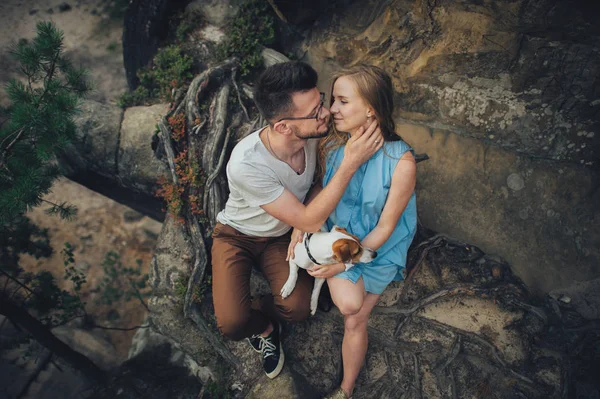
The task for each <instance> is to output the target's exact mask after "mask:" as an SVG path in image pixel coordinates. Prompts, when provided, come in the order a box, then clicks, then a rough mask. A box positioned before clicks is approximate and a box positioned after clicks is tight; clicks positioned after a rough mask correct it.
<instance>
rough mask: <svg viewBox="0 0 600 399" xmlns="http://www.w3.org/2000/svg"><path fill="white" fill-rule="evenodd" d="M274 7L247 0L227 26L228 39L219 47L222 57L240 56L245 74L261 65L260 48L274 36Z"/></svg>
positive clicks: (241, 68) (254, 0)
mask: <svg viewBox="0 0 600 399" xmlns="http://www.w3.org/2000/svg"><path fill="white" fill-rule="evenodd" d="M272 12H273V11H272V9H271V8H270V7H269V5H268V3H267V2H266V1H259V0H248V1H247V2H245V3H244V4H242V5H241V6H240V9H239V11H238V13H237V15H236V16H235V18H233V20H232V21H231V24H230V25H229V27H228V28H227V32H226V33H227V39H226V41H225V42H224V43H223V44H221V45H220V46H219V48H218V49H217V51H218V53H219V58H222V59H224V58H227V57H231V56H237V57H238V58H239V59H240V72H241V74H242V76H246V75H248V74H249V73H250V72H252V70H254V69H255V68H258V67H260V66H262V64H263V59H262V55H261V51H262V48H263V46H268V45H269V44H271V43H273V41H274V39H275V29H274V20H273V14H272Z"/></svg>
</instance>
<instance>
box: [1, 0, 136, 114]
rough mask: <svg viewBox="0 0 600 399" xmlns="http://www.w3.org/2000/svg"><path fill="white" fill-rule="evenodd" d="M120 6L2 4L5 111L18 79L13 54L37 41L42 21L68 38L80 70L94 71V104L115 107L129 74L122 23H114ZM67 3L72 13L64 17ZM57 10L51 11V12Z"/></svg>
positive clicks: (37, 1) (105, 2) (99, 0)
mask: <svg viewBox="0 0 600 399" xmlns="http://www.w3.org/2000/svg"><path fill="white" fill-rule="evenodd" d="M113 1H114V0H77V1H60V0H2V1H0V86H1V89H0V106H7V105H8V99H7V98H6V93H5V90H4V86H5V83H6V82H7V81H8V79H10V78H15V77H18V74H17V69H16V65H15V63H14V61H13V59H12V58H11V57H10V56H9V54H8V50H9V49H10V47H11V46H12V45H14V44H15V43H16V42H17V41H18V40H19V39H20V38H26V39H32V38H33V37H35V26H36V24H37V23H38V22H40V21H53V22H54V23H55V24H56V26H57V27H58V28H59V29H60V30H62V31H63V33H64V46H65V53H66V54H67V55H69V56H70V57H71V60H72V61H73V63H74V65H81V66H83V67H85V68H87V69H88V70H89V71H90V76H91V78H92V81H93V82H94V88H95V90H94V92H93V93H92V94H91V95H90V97H89V98H90V99H93V100H97V101H102V102H114V101H116V99H117V98H118V97H119V95H121V94H122V93H123V92H124V91H125V90H126V88H127V82H126V79H125V69H124V68H123V50H122V45H121V37H122V35H123V28H122V20H121V19H120V18H117V17H113V18H111V17H110V12H109V10H108V9H107V7H108V6H110V4H113ZM63 3H66V4H68V5H69V6H70V7H71V9H70V10H68V11H63V12H61V11H59V5H61V4H63ZM50 10H51V11H50Z"/></svg>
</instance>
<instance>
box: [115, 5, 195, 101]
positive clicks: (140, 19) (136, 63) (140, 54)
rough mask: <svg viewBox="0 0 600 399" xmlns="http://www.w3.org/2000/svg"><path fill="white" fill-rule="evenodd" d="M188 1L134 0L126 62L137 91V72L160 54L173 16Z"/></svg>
mask: <svg viewBox="0 0 600 399" xmlns="http://www.w3.org/2000/svg"><path fill="white" fill-rule="evenodd" d="M187 2H188V1H187V0H132V1H130V2H129V5H128V6H127V10H126V12H125V19H124V21H123V24H124V29H123V63H124V65H125V74H126V76H127V84H128V85H129V88H130V89H131V90H134V89H135V88H136V87H137V86H138V84H139V79H138V77H137V71H138V69H140V68H143V67H145V66H146V65H147V64H148V63H149V62H150V61H151V60H152V57H154V54H156V50H158V47H159V43H160V42H161V41H163V40H164V39H165V38H166V36H167V33H168V26H169V17H170V16H171V15H173V13H174V12H177V11H178V10H179V9H180V8H181V7H183V6H184V5H185V4H186V3H187Z"/></svg>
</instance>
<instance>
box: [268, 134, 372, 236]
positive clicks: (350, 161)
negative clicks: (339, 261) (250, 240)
mask: <svg viewBox="0 0 600 399" xmlns="http://www.w3.org/2000/svg"><path fill="white" fill-rule="evenodd" d="M382 145H383V138H382V136H381V131H380V129H379V128H378V127H377V125H376V122H373V123H372V124H371V126H369V128H368V129H367V131H365V132H363V133H362V134H361V132H359V133H357V134H356V135H354V137H352V138H350V139H349V140H348V142H347V143H346V148H345V149H344V159H343V160H342V163H341V165H340V167H339V169H338V170H337V172H336V173H335V174H334V176H333V178H332V179H331V180H330V181H329V183H328V184H327V186H326V187H324V188H323V189H322V190H321V192H320V193H319V194H318V195H317V196H316V197H314V198H313V199H312V200H311V201H310V203H308V204H307V205H305V204H303V203H301V202H300V201H298V198H296V196H295V195H294V194H292V193H291V192H290V191H288V190H284V191H283V194H281V195H280V196H279V197H278V198H277V199H276V200H275V201H273V202H270V203H268V204H266V205H262V208H263V209H264V210H265V211H266V212H267V213H268V214H270V215H271V216H273V217H275V218H277V219H279V220H281V221H282V222H285V223H287V224H289V225H291V226H293V227H295V228H298V229H300V230H302V231H306V232H316V231H318V230H319V229H320V228H321V226H322V225H323V223H325V221H326V220H327V217H328V216H329V215H330V214H331V212H333V210H334V209H335V207H336V206H337V204H338V202H339V201H340V199H341V198H342V195H343V194H344V191H345V190H346V187H347V186H348V183H349V182H350V179H352V176H353V175H354V173H355V172H356V170H357V169H358V168H359V167H360V165H362V164H363V163H364V162H366V161H367V160H369V158H371V156H372V155H373V154H374V153H375V152H377V150H379V149H380V148H381V146H382Z"/></svg>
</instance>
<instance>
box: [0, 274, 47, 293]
mask: <svg viewBox="0 0 600 399" xmlns="http://www.w3.org/2000/svg"><path fill="white" fill-rule="evenodd" d="M0 273H2V274H4V275H5V276H6V277H8V279H9V280H11V281H13V282H15V283H17V285H19V286H20V287H21V288H24V289H25V290H27V291H29V292H30V293H32V294H34V295H38V294H36V293H35V291H33V290H32V289H31V288H29V287H28V286H26V285H25V284H23V283H22V282H20V281H19V280H18V279H17V278H15V277H13V276H11V275H10V274H8V273H7V272H5V271H4V270H2V269H0ZM4 289H6V285H5V286H4Z"/></svg>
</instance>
